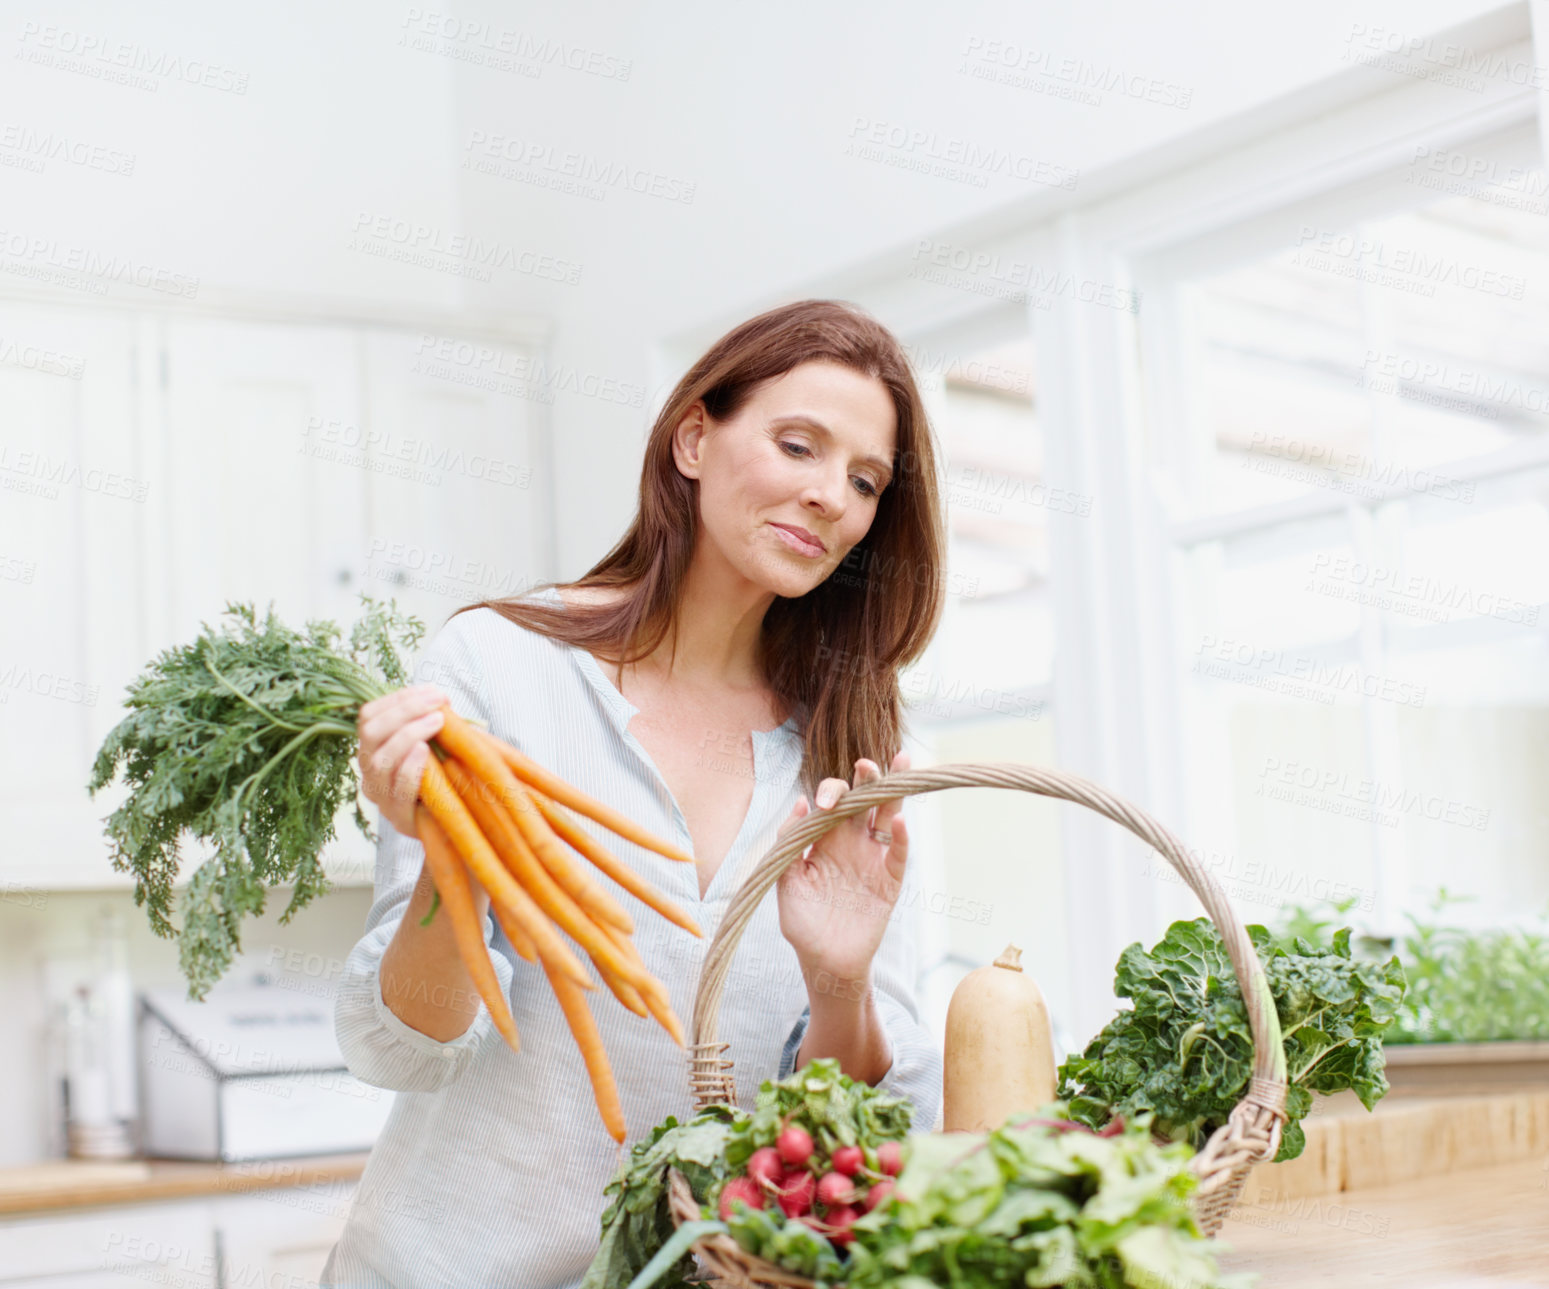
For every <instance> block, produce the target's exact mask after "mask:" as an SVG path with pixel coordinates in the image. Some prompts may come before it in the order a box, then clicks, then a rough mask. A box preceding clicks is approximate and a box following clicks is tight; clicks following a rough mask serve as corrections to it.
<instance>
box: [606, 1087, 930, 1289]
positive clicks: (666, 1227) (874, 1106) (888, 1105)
mask: <svg viewBox="0 0 1549 1289" xmlns="http://www.w3.org/2000/svg"><path fill="white" fill-rule="evenodd" d="M912 1117H913V1111H912V1109H911V1105H910V1102H909V1101H908V1100H907V1099H905V1098H903V1097H895V1096H892V1095H890V1094H889V1093H886V1092H882V1091H879V1090H878V1089H876V1088H874V1087H872V1086H871V1085H870V1084H867V1083H862V1082H859V1081H857V1080H855V1079H852V1078H850V1077H849V1076H848V1075H847V1074H845V1073H844V1072H843V1070H841V1069H840V1067H839V1062H838V1061H835V1060H816V1061H809V1062H808V1063H807V1064H806V1065H804V1066H803V1067H802V1068H801V1069H800V1070H797V1071H796V1072H795V1073H794V1074H791V1075H789V1076H787V1077H786V1078H784V1079H781V1080H779V1081H778V1082H777V1081H775V1080H765V1081H764V1083H763V1084H762V1085H760V1087H759V1090H758V1094H757V1096H756V1097H755V1099H754V1108H753V1111H752V1113H748V1112H746V1111H744V1110H741V1109H737V1108H734V1107H730V1106H724V1105H712V1106H710V1107H709V1108H708V1109H706V1110H703V1111H701V1112H700V1113H699V1114H698V1115H696V1116H695V1117H694V1118H693V1119H691V1120H690V1121H689V1122H688V1123H687V1124H681V1125H680V1124H679V1123H678V1120H677V1119H676V1117H674V1116H671V1115H669V1116H668V1117H667V1119H666V1120H665V1122H663V1123H661V1124H658V1125H657V1126H656V1127H655V1128H653V1129H652V1130H651V1135H650V1137H648V1138H646V1139H645V1140H643V1141H641V1142H639V1143H637V1144H636V1146H635V1147H634V1149H633V1150H632V1151H631V1152H630V1158H629V1161H628V1162H627V1163H626V1164H625V1165H624V1167H623V1168H622V1169H620V1171H619V1174H618V1176H616V1177H615V1178H614V1179H613V1181H611V1182H610V1183H609V1184H608V1187H607V1189H606V1190H605V1191H604V1192H603V1193H604V1194H605V1195H611V1196H612V1197H613V1198H612V1201H611V1202H610V1203H609V1205H608V1207H607V1208H606V1209H605V1210H604V1211H603V1214H602V1239H601V1244H600V1247H599V1249H598V1252H597V1256H596V1257H595V1258H594V1259H593V1260H592V1263H591V1266H590V1267H588V1268H587V1272H586V1277H585V1279H583V1280H582V1282H581V1286H580V1289H617V1287H618V1286H622V1285H629V1284H630V1283H631V1282H632V1281H633V1280H634V1279H635V1277H636V1276H637V1275H638V1274H639V1273H640V1271H641V1269H642V1268H643V1267H645V1266H646V1265H647V1264H648V1263H649V1262H650V1261H651V1260H652V1258H653V1257H654V1256H655V1255H656V1253H657V1252H658V1251H659V1250H660V1249H662V1248H663V1247H664V1246H665V1245H666V1244H667V1241H668V1240H669V1239H670V1238H671V1236H672V1233H673V1223H672V1214H671V1212H670V1210H669V1208H668V1204H667V1170H668V1167H669V1166H673V1167H676V1168H677V1169H678V1171H679V1172H681V1173H682V1174H683V1177H684V1180H685V1181H687V1182H688V1184H689V1189H690V1191H692V1192H693V1195H694V1198H695V1199H696V1200H697V1201H699V1203H700V1204H701V1205H702V1206H705V1207H706V1208H707V1209H708V1210H709V1212H708V1214H707V1215H708V1216H710V1217H714V1216H715V1206H716V1203H717V1201H718V1199H719V1197H720V1191H721V1186H722V1185H723V1184H724V1183H725V1182H726V1181H727V1180H728V1179H730V1178H732V1177H735V1176H738V1175H739V1174H740V1173H742V1171H743V1170H744V1169H745V1168H746V1167H747V1162H748V1160H749V1159H751V1158H752V1156H753V1152H754V1151H755V1150H757V1149H759V1148H760V1147H762V1146H768V1145H772V1144H773V1143H774V1141H775V1138H776V1137H777V1136H779V1134H780V1131H781V1129H782V1128H783V1127H785V1126H786V1125H787V1124H799V1125H800V1126H802V1127H804V1128H805V1129H806V1130H807V1131H808V1132H809V1133H811V1134H812V1140H813V1144H814V1146H815V1148H816V1151H817V1152H818V1153H820V1154H821V1155H823V1156H824V1157H826V1156H827V1155H828V1154H829V1153H831V1152H832V1151H833V1149H834V1148H835V1147H836V1146H841V1145H843V1146H860V1147H861V1149H862V1151H863V1153H865V1155H866V1158H867V1163H868V1165H870V1166H871V1167H873V1168H874V1167H875V1166H876V1163H877V1159H876V1153H875V1151H876V1147H877V1146H878V1145H880V1144H881V1143H882V1142H883V1141H902V1140H904V1138H905V1137H906V1136H907V1134H908V1132H909V1126H910V1121H911V1119H912ZM725 1227H726V1229H728V1230H729V1231H730V1233H731V1234H732V1236H733V1237H734V1238H735V1239H736V1240H737V1241H738V1243H740V1244H741V1245H742V1246H743V1247H744V1248H745V1249H748V1250H750V1251H751V1252H754V1253H757V1254H759V1255H760V1256H762V1257H765V1258H768V1260H769V1261H771V1262H778V1263H779V1264H781V1265H782V1266H786V1267H788V1268H790V1269H791V1270H795V1271H801V1272H802V1273H803V1274H806V1275H810V1276H812V1277H814V1278H815V1279H821V1278H823V1277H824V1276H827V1275H833V1274H835V1273H837V1272H838V1271H839V1269H840V1261H839V1258H838V1255H837V1254H836V1253H835V1251H834V1248H833V1246H832V1245H831V1244H830V1243H829V1242H828V1241H827V1240H826V1239H824V1238H823V1237H821V1236H820V1235H818V1233H817V1232H815V1231H813V1230H812V1229H811V1228H810V1227H808V1226H806V1225H804V1224H803V1223H801V1222H799V1221H795V1220H790V1221H787V1220H786V1218H785V1215H784V1214H783V1213H782V1212H780V1211H779V1209H774V1210H773V1211H772V1212H771V1211H762V1210H756V1209H755V1210H749V1209H743V1210H742V1211H740V1212H739V1213H738V1215H737V1216H736V1217H734V1218H733V1219H732V1220H731V1221H730V1222H728V1223H726V1224H725ZM693 1271H694V1261H693V1258H692V1257H691V1256H689V1255H687V1254H685V1255H684V1256H683V1257H682V1258H681V1259H679V1260H678V1261H677V1262H676V1263H675V1264H674V1265H673V1267H672V1268H671V1270H670V1271H665V1272H664V1274H666V1275H667V1276H668V1278H667V1279H664V1280H660V1279H659V1280H657V1281H656V1282H655V1283H656V1285H657V1286H658V1289H662V1287H665V1289H681V1287H682V1286H683V1285H684V1284H685V1283H687V1282H686V1277H687V1276H689V1275H691V1274H693Z"/></svg>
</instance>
